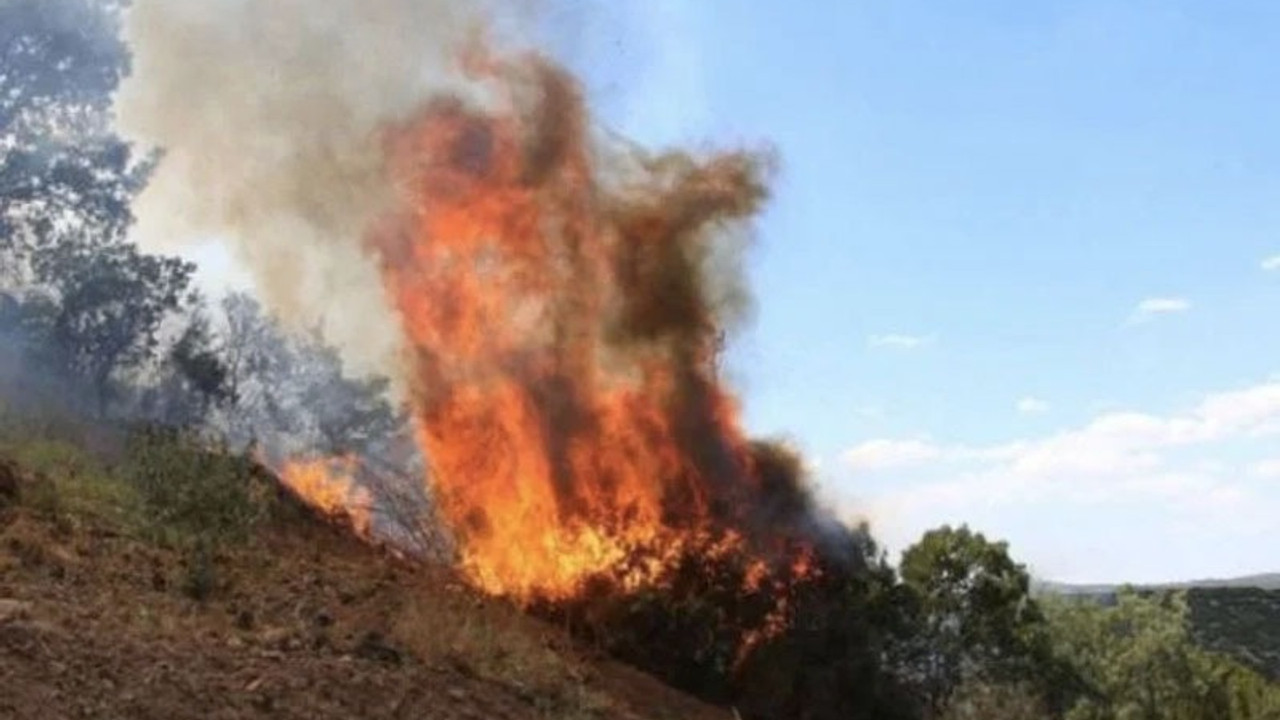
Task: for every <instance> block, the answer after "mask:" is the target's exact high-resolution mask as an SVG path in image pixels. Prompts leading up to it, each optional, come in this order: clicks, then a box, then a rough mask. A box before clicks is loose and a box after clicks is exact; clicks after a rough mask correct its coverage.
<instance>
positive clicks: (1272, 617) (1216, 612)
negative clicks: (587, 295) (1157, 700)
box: [1035, 573, 1280, 680]
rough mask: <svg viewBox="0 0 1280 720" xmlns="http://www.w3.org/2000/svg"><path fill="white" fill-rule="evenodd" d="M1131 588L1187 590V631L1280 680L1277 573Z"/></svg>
mask: <svg viewBox="0 0 1280 720" xmlns="http://www.w3.org/2000/svg"><path fill="white" fill-rule="evenodd" d="M1121 587H1123V586H1122V585H1104V584H1098V585H1071V584H1064V583H1052V582H1037V583H1036V584H1035V591H1036V592H1037V593H1041V594H1049V595H1071V596H1074V597H1091V598H1096V599H1097V600H1098V601H1099V602H1104V603H1105V602H1108V601H1110V600H1112V599H1114V598H1115V595H1116V593H1117V592H1118V591H1119V590H1120V588H1121ZM1134 587H1135V588H1136V589H1137V590H1139V591H1143V592H1162V591H1170V590H1185V591H1186V592H1187V604H1188V606H1189V608H1190V611H1191V631H1192V633H1193V634H1194V635H1195V637H1196V640H1197V641H1198V642H1199V643H1200V644H1201V645H1203V646H1204V647H1206V648H1208V649H1210V650H1214V651H1216V652H1221V653H1224V654H1226V655H1230V656H1232V657H1234V658H1236V659H1237V660H1239V661H1241V662H1243V663H1244V664H1246V665H1249V666H1250V667H1253V668H1254V669H1256V670H1258V671H1259V672H1261V673H1262V674H1264V675H1266V676H1267V677H1269V678H1271V679H1272V680H1280V573H1265V574H1260V575H1249V576H1246V577H1239V578H1230V579H1220V580H1196V581H1191V582H1184V583H1167V584H1163V585H1139V586H1134Z"/></svg>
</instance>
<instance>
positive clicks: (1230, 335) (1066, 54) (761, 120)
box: [565, 0, 1280, 581]
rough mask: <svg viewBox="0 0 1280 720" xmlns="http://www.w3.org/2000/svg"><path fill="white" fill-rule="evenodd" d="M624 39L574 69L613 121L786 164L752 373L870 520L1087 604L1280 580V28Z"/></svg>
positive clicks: (1009, 15) (990, 13)
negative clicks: (1182, 582) (940, 534)
mask: <svg viewBox="0 0 1280 720" xmlns="http://www.w3.org/2000/svg"><path fill="white" fill-rule="evenodd" d="M607 13H608V14H607V15H606V14H605V13H604V12H596V13H594V14H590V17H589V19H588V20H587V21H586V22H584V23H582V25H581V26H582V28H585V29H586V30H587V31H588V32H587V33H585V34H584V35H581V36H579V37H577V38H576V39H575V40H574V41H573V42H570V43H566V44H565V47H566V52H565V54H566V57H568V58H569V59H570V60H571V62H573V63H574V64H576V65H578V66H579V67H581V68H582V69H583V70H584V72H585V74H586V77H587V84H588V88H589V90H590V92H591V94H592V96H593V97H594V98H595V99H596V100H597V101H598V102H599V103H600V106H601V108H602V111H603V113H604V115H605V117H606V119H607V120H608V121H609V122H611V123H612V124H615V125H618V126H621V127H623V128H624V129H625V130H626V131H628V132H629V133H631V134H632V135H634V136H637V137H639V138H641V139H642V140H644V141H646V142H649V143H655V144H663V143H669V142H690V141H692V142H694V143H695V144H696V145H706V144H708V143H710V144H712V145H716V144H720V145H725V144H727V145H735V144H744V143H745V144H756V143H758V142H763V141H767V142H771V143H773V144H774V145H775V146H776V147H777V148H778V150H779V151H780V156H781V159H782V172H781V174H780V177H779V181H778V183H777V187H776V196H775V199H774V201H773V203H772V205H771V207H770V209H769V211H768V212H767V214H766V215H765V216H764V217H763V218H762V220H761V223H760V226H759V230H760V239H761V244H760V247H759V248H758V249H757V251H756V254H755V255H754V256H753V263H752V274H753V281H754V285H755V289H756V292H757V297H758V301H759V308H758V312H757V316H756V322H755V323H754V325H753V327H752V328H751V329H750V330H749V332H748V333H747V334H746V335H745V336H743V337H742V338H741V339H740V340H739V342H738V344H737V346H736V347H735V350H734V354H733V369H734V376H735V378H736V379H737V381H738V383H739V385H740V387H741V388H742V392H743V395H744V398H745V404H746V408H747V415H748V422H749V424H750V425H751V427H752V429H753V430H755V431H757V432H761V433H765V434H780V435H785V436H788V437H790V438H792V439H793V440H794V441H795V442H796V443H797V444H799V445H800V446H801V447H803V448H804V449H805V450H806V451H807V452H808V453H809V454H810V455H811V457H813V458H814V461H815V463H816V464H817V465H818V476H819V478H820V480H821V482H822V484H823V486H824V488H825V490H826V491H827V492H828V493H829V494H830V495H831V496H832V497H833V498H834V500H835V501H836V502H839V503H840V504H841V507H842V508H843V509H844V510H845V511H847V512H850V513H854V514H857V513H863V514H866V515H868V516H869V517H870V519H871V520H872V522H873V524H874V525H875V526H876V527H877V528H878V533H879V534H880V535H881V536H882V537H883V538H884V540H885V541H886V542H887V543H888V545H889V546H890V548H891V549H893V550H897V549H900V548H901V547H902V545H903V544H904V543H906V542H909V541H911V540H912V539H914V538H915V537H917V536H918V535H919V533H920V532H922V531H923V530H924V529H926V528H928V527H931V526H933V525H936V524H939V523H942V522H959V521H965V520H967V521H970V522H971V523H972V524H973V525H975V526H976V527H978V528H979V529H982V530H984V531H987V532H988V533H990V534H993V535H997V536H1000V537H1003V538H1006V539H1008V540H1010V541H1011V543H1012V546H1013V550H1014V552H1015V554H1017V555H1018V556H1019V557H1020V559H1022V560H1024V561H1026V562H1028V563H1029V564H1030V565H1031V566H1032V568H1033V569H1034V570H1035V571H1037V572H1038V573H1041V574H1043V575H1046V576H1050V577H1054V578H1058V579H1067V580H1134V581H1152V580H1168V579H1183V578H1191V577H1202V576H1215V575H1231V574H1237V573H1245V572H1255V571H1264V570H1270V571H1275V570H1280V555H1277V554H1276V552H1275V550H1276V546H1277V541H1276V540H1275V530H1276V528H1277V527H1278V526H1280V520H1277V518H1280V462H1278V461H1280V444H1278V443H1277V442H1276V441H1277V438H1280V434H1278V431H1280V385H1277V384H1276V381H1277V380H1278V379H1280V375H1277V372H1280V333H1277V329H1278V328H1277V325H1280V319H1278V318H1280V314H1277V312H1276V310H1277V308H1280V261H1275V262H1274V264H1269V263H1268V262H1267V260H1268V259H1269V258H1273V257H1276V256H1280V202H1277V200H1280V132H1277V128H1280V93H1277V92H1276V91H1275V78H1276V73H1277V71H1278V70H1280V56H1277V55H1276V53H1275V47H1276V43H1277V41H1278V40H1280V4H1276V3H1272V2H1265V1H1263V0H1257V1H1254V2H1216V3H1210V2H1203V1H1201V2H1179V1H1177V0H1166V1H1164V2H1144V1H1141V0H1135V1H1133V2H1126V3H1115V2H1111V1H1109V0H1107V1H1103V0H1083V1H1081V0H1076V1H1072V2H1065V1H1064V2H1036V3H1028V2H1021V1H1015V0H1006V1H1000V2H996V1H989V2H979V1H974V0H965V1H956V2H937V1H934V2H920V1H916V0H895V1H894V2H892V3H871V2H836V1H834V0H832V1H826V0H824V1H821V2H817V1H815V2H810V3H791V4H783V3H772V2H768V3H766V2H759V3H747V2H739V1H736V0H732V1H731V0H705V1H703V2H698V3H680V2H674V1H670V0H660V1H658V2H642V0H626V1H623V2H618V3H614V4H611V5H610V9H609V10H608V11H607ZM575 27H576V26H575ZM1267 268H1272V269H1270V270H1268V269H1267Z"/></svg>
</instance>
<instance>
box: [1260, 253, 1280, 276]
mask: <svg viewBox="0 0 1280 720" xmlns="http://www.w3.org/2000/svg"><path fill="white" fill-rule="evenodd" d="M1262 269H1263V270H1266V271H1267V272H1274V271H1276V270H1280V255H1272V256H1271V257H1269V258H1267V259H1265V260H1263V261H1262Z"/></svg>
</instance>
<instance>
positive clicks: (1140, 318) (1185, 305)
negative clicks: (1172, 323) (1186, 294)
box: [1129, 297, 1191, 324]
mask: <svg viewBox="0 0 1280 720" xmlns="http://www.w3.org/2000/svg"><path fill="white" fill-rule="evenodd" d="M1190 309H1191V301H1190V300H1187V299H1186V298H1180V297H1153V298H1147V299H1145V300H1143V301H1142V302H1140V303H1138V306H1137V307H1136V308H1134V309H1133V313H1132V314H1131V315H1130V316H1129V322H1130V324H1134V323H1141V322H1146V321H1148V320H1151V319H1153V318H1155V317H1156V316H1158V315H1175V314H1178V313H1185V312H1187V311H1188V310H1190Z"/></svg>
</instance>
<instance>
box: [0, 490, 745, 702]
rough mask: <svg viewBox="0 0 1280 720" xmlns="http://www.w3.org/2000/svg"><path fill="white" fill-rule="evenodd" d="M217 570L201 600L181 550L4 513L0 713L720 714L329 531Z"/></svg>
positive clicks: (223, 561) (22, 511)
mask: <svg viewBox="0 0 1280 720" xmlns="http://www.w3.org/2000/svg"><path fill="white" fill-rule="evenodd" d="M4 469H5V468H0V471H2V470H4ZM8 469H10V470H12V468H8ZM0 474H3V473H2V472H0ZM10 474H12V475H16V473H10ZM3 479H4V478H0V481H2V480H3ZM2 484H3V483H2V482H0V485H2ZM0 489H3V488H0ZM214 569H215V577H216V584H215V587H214V590H213V591H212V593H211V594H210V595H209V596H208V598H207V599H206V600H204V601H203V602H200V601H197V600H194V599H191V598H190V597H189V596H188V594H187V593H186V592H185V591H184V586H185V585H186V583H187V582H188V581H189V578H191V577H192V576H193V571H192V570H191V568H190V567H188V565H187V561H186V560H185V559H184V555H183V554H182V553H179V552H177V551H174V550H166V549H162V548H158V547H156V546H154V545H151V544H149V543H145V542H142V541H140V540H137V539H132V538H128V537H124V536H122V535H120V534H117V533H115V532H112V531H111V530H109V529H107V528H105V527H102V526H101V525H98V526H95V525H94V524H92V523H87V522H84V521H82V520H69V519H67V518H65V517H63V518H50V517H48V516H43V515H40V514H38V513H36V512H34V511H32V510H29V509H27V508H24V507H14V506H9V507H8V508H7V509H6V507H5V503H0V717H3V718H15V719H21V718H38V719H39V720H53V719H55V718H130V719H134V718H137V719H145V718H156V719H157V720H159V719H161V718H163V719H165V720H169V719H171V718H228V719H230V718H257V717H261V718H267V717H270V718H300V719H305V720H321V719H323V718H343V719H344V720H356V719H358V718H415V719H416V718H428V717H429V718H439V719H442V720H450V719H454V718H458V719H461V718H513V719H523V718H593V717H599V718H653V719H655V720H658V719H661V720H666V719H674V718H693V719H695V720H700V719H703V718H705V719H706V720H712V719H715V720H725V718H727V717H730V715H729V714H728V713H726V712H725V711H722V710H719V709H715V708H709V707H707V706H705V705H702V704H700V703H698V702H696V701H694V700H692V699H690V698H688V697H686V696H684V695H682V694H680V693H678V692H675V691H673V690H671V689H670V688H668V687H666V686H664V685H662V684H660V683H659V682H657V681H656V680H653V679H652V678H650V677H648V676H646V675H643V674H641V673H638V672H635V671H633V670H630V669H628V668H622V667H619V666H617V665H614V664H612V663H610V662H607V661H604V660H602V659H601V658H598V657H595V656H593V655H592V654H591V653H590V652H587V651H585V650H584V649H583V648H580V647H575V646H574V645H573V644H572V643H570V642H569V641H568V640H567V639H566V638H565V636H564V635H563V634H562V633H560V632H558V631H557V630H556V629H554V628H549V627H547V626H545V625H542V624H539V623H537V622H534V621H533V620H531V619H529V618H527V617H525V616H523V615H521V614H519V613H518V612H516V611H514V610H513V609H512V608H510V607H507V606H505V605H502V604H500V603H496V602H493V601H487V600H484V599H482V598H479V597H476V596H475V595H473V594H471V593H470V592H469V591H468V590H466V589H465V588H463V587H462V586H461V585H460V584H459V583H458V582H456V579H454V578H453V577H451V575H450V574H449V573H448V572H447V571H445V570H441V569H430V568H423V567H418V566H414V565H411V564H408V563H405V562H402V561H399V560H396V559H394V558H392V557H389V556H388V555H386V554H385V553H381V552H379V551H377V550H374V549H372V548H369V547H367V546H365V545H363V544H361V543H359V542H358V541H355V540H353V539H351V538H350V537H348V536H347V535H346V534H344V533H342V532H341V531H339V530H336V529H334V528H331V527H326V526H323V525H320V524H317V523H307V522H301V523H299V522H295V523H291V524H290V526H289V527H276V528H274V529H272V530H270V531H267V532H265V533H264V535H263V536H262V537H261V538H259V539H258V541H257V542H256V543H255V544H254V546H253V547H250V548H245V549H241V550H237V551H235V552H233V553H224V554H223V555H221V556H219V557H217V558H216V561H215V563H214Z"/></svg>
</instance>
